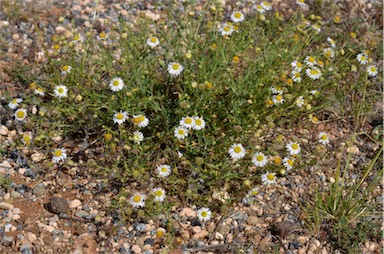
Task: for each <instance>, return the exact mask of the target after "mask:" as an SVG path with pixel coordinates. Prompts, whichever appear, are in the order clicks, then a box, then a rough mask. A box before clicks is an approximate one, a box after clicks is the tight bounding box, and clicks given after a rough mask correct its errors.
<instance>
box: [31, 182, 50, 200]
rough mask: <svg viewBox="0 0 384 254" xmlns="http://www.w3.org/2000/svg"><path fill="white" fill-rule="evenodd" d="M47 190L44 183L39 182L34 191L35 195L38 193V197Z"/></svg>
mask: <svg viewBox="0 0 384 254" xmlns="http://www.w3.org/2000/svg"><path fill="white" fill-rule="evenodd" d="M46 191H47V190H46V189H45V186H44V184H43V183H39V184H38V185H36V186H35V188H33V190H32V193H33V195H36V196H37V197H40V196H42V195H44V194H45V192H46Z"/></svg>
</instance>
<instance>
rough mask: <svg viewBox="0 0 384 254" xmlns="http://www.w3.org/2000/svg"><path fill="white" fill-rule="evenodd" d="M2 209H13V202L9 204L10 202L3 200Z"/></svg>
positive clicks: (0, 206) (0, 204)
mask: <svg viewBox="0 0 384 254" xmlns="http://www.w3.org/2000/svg"><path fill="white" fill-rule="evenodd" d="M0 209H3V210H12V209H13V205H12V204H9V203H5V202H1V203H0Z"/></svg>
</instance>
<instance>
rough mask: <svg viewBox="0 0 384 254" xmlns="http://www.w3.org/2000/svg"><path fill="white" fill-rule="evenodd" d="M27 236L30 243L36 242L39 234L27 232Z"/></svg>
mask: <svg viewBox="0 0 384 254" xmlns="http://www.w3.org/2000/svg"><path fill="white" fill-rule="evenodd" d="M25 236H26V238H27V240H28V242H30V243H34V242H35V241H36V239H37V236H36V235H35V234H34V233H32V232H27V233H25Z"/></svg>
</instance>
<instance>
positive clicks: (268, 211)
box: [0, 0, 382, 254]
mask: <svg viewBox="0 0 384 254" xmlns="http://www.w3.org/2000/svg"><path fill="white" fill-rule="evenodd" d="M6 2H7V1H1V2H0V9H2V10H4V8H2V7H5V6H6ZM287 2H289V1H273V3H274V6H275V8H280V9H281V10H283V11H285V12H287V13H289V12H290V2H289V3H287ZM342 2H344V3H345V6H346V8H349V13H351V15H365V14H369V13H370V10H372V8H373V6H374V2H375V1H373V2H372V3H371V2H370V1H356V2H354V3H347V2H348V1H342ZM18 3H19V5H18V6H19V8H15V9H14V10H13V12H12V13H5V12H2V11H0V28H1V30H0V47H1V50H2V52H4V53H3V54H2V56H1V58H0V80H2V81H0V86H1V89H0V96H2V95H5V94H10V95H12V96H16V95H18V94H19V93H20V91H22V89H23V85H21V84H19V83H17V82H15V81H14V80H12V78H11V77H10V76H9V75H8V74H7V72H6V71H4V70H5V69H6V68H7V67H9V66H12V65H13V64H14V63H16V62H21V63H23V64H24V65H25V66H30V67H32V71H33V66H34V65H36V64H38V63H41V62H43V61H44V60H45V58H44V50H43V48H41V46H40V45H38V44H37V43H36V41H37V40H39V36H42V37H43V39H44V41H45V42H46V44H47V45H50V44H51V38H52V35H54V34H61V35H64V36H66V37H67V38H71V37H73V33H72V30H71V27H76V29H77V30H78V31H81V32H83V33H85V32H86V31H88V30H90V29H91V28H92V20H93V18H94V17H96V22H95V23H94V25H93V28H95V29H98V30H103V29H105V28H106V27H107V26H108V25H107V24H108V23H109V22H115V21H117V20H118V19H119V18H122V19H123V20H125V21H126V22H128V23H131V24H134V23H135V19H136V18H137V17H138V16H141V15H145V16H147V17H149V18H152V19H158V18H160V17H161V15H164V12H163V10H164V9H165V8H167V6H170V3H169V2H168V3H167V4H165V1H161V0H154V1H150V2H147V1H145V2H140V1H118V0H101V1H99V4H96V3H95V1H90V0H79V1H73V0H70V1H59V0H49V1H37V0H35V1H33V0H20V1H18ZM346 3H347V4H346ZM227 6H228V7H227V8H231V5H227ZM95 9H97V13H96V14H95V12H94V10H95ZM354 12H356V13H354ZM95 15H96V16H95ZM59 17H63V18H64V20H63V21H62V22H60V21H59ZM71 23H72V25H71ZM36 31H40V32H41V33H40V34H39V33H37V32H36ZM0 113H1V114H2V113H3V111H0ZM318 128H319V131H321V130H327V131H329V132H330V133H332V130H335V129H343V128H341V126H337V123H332V122H330V123H328V124H327V125H319V126H318ZM282 131H283V130H282ZM311 131H312V130H301V132H302V133H303V134H309V133H310V132H311ZM19 134H22V133H20V132H18V131H17V130H15V129H13V128H12V123H10V122H4V121H2V122H1V124H0V143H1V144H2V148H6V149H7V152H6V153H5V156H3V157H0V175H1V176H4V177H6V178H7V179H9V181H8V182H5V183H2V187H1V188H0V252H1V253H20V252H21V253H23V254H27V253H76V254H80V253H88V254H92V253H125V254H128V253H147V254H149V253H239V252H238V247H239V246H242V247H244V248H245V249H246V250H247V252H246V253H265V251H264V250H266V249H271V246H276V248H274V249H275V250H276V251H278V252H280V253H285V252H286V253H331V251H330V250H331V248H330V243H328V242H327V241H326V240H325V238H324V239H320V238H319V239H316V238H313V237H312V236H311V235H310V234H309V232H308V231H307V230H306V229H305V226H304V225H303V224H302V222H301V220H300V218H299V207H298V203H300V196H302V195H303V194H304V193H305V192H306V191H307V190H308V189H310V188H311V187H313V186H314V184H315V183H322V184H323V185H328V184H330V183H331V182H332V181H334V179H333V178H332V177H330V176H329V175H330V172H327V171H326V170H324V168H325V167H322V166H321V165H318V166H316V167H312V168H308V169H302V170H299V171H296V172H294V173H293V174H292V175H291V176H290V177H291V178H290V180H289V181H287V179H286V178H284V177H282V178H280V179H279V182H278V184H277V185H276V186H275V187H269V188H267V187H262V188H261V189H260V195H258V196H257V197H256V200H254V202H249V201H250V200H244V202H243V203H239V204H237V205H236V206H234V207H228V208H227V209H226V210H225V212H223V215H219V214H215V216H214V217H213V218H212V220H211V221H209V222H208V223H207V224H204V225H202V224H201V223H200V222H199V220H197V216H196V209H197V208H196V207H193V206H192V207H174V208H172V213H171V214H168V215H165V214H160V215H158V216H156V217H155V218H153V219H152V220H133V219H131V220H130V221H127V222H125V223H122V222H121V220H120V219H121V214H120V212H119V210H109V205H110V204H111V202H112V199H113V197H114V194H115V193H113V191H112V192H111V191H109V190H108V187H107V186H105V185H104V183H103V181H102V180H101V179H97V178H94V177H92V174H90V173H89V174H88V173H87V174H85V173H84V171H83V170H82V169H81V168H73V169H71V171H70V172H66V173H63V172H61V171H51V172H48V173H47V172H43V171H42V170H41V169H40V168H39V163H42V162H43V161H44V160H45V159H46V158H44V155H43V154H41V153H39V152H38V151H35V150H31V149H28V148H24V149H23V150H16V149H14V148H13V147H12V146H11V144H12V141H13V140H15V138H16V136H17V135H19ZM333 134H334V135H335V136H339V137H341V136H343V135H348V134H349V130H344V132H339V133H333ZM309 141H310V140H309ZM363 149H372V147H370V148H367V144H365V143H363V142H361V144H358V145H357V146H356V149H355V150H354V151H351V152H352V153H353V154H355V155H356V157H360V156H362V152H361V151H360V150H363ZM326 163H327V162H324V165H326ZM356 163H357V162H356ZM310 174H311V175H310ZM378 192H381V190H378ZM221 194H223V193H221ZM224 194H225V193H224ZM222 196H225V195H222ZM380 197H381V196H379V198H380ZM216 198H217V200H218V202H221V199H222V197H220V195H218V197H216ZM169 225H172V230H174V231H175V236H174V242H173V244H174V245H175V246H179V247H178V248H177V249H174V250H171V249H169V247H168V246H169V243H167V242H166V240H165V239H164V238H163V237H162V236H161V233H160V231H163V232H166V231H167V229H169ZM272 249H273V248H272ZM365 251H366V252H365V253H381V251H382V247H381V246H380V244H379V243H374V242H367V243H366V244H365Z"/></svg>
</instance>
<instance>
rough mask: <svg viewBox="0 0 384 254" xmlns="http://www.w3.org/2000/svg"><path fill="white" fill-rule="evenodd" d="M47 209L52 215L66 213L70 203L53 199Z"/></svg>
mask: <svg viewBox="0 0 384 254" xmlns="http://www.w3.org/2000/svg"><path fill="white" fill-rule="evenodd" d="M47 209H48V211H49V212H51V213H56V214H60V213H66V212H67V211H68V209H69V207H68V202H67V200H66V199H64V198H60V197H52V198H51V199H50V201H49V203H48V204H47Z"/></svg>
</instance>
